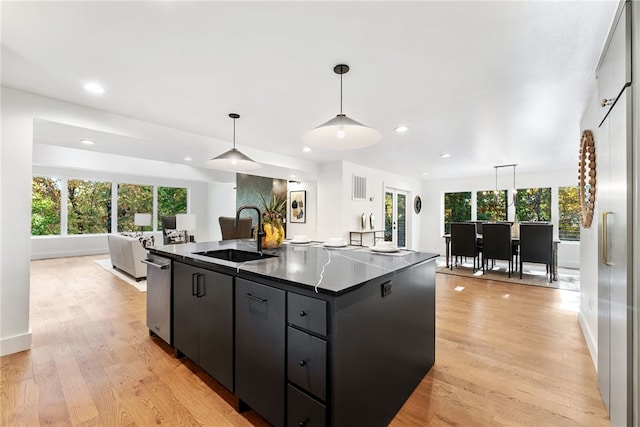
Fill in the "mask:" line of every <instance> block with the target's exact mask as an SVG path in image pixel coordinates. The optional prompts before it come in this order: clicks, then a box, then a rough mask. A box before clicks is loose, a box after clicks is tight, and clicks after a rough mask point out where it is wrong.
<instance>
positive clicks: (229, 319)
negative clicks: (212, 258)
mask: <svg viewBox="0 0 640 427" xmlns="http://www.w3.org/2000/svg"><path fill="white" fill-rule="evenodd" d="M173 281H174V286H173V313H174V320H173V331H174V334H173V335H174V346H175V348H176V350H177V351H178V352H180V353H182V354H184V355H185V356H187V357H188V358H189V359H191V360H193V361H194V362H196V363H197V364H198V365H200V366H201V367H202V369H204V370H205V371H206V372H207V373H209V374H210V375H211V376H212V377H214V378H215V379H216V380H218V381H219V382H220V383H221V384H222V385H224V386H225V387H226V388H228V389H229V390H231V391H233V277H231V276H228V275H225V274H221V273H217V272H214V271H210V270H206V269H203V268H197V267H193V266H190V265H187V264H183V263H181V262H175V263H174V268H173Z"/></svg>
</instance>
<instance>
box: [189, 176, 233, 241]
mask: <svg viewBox="0 0 640 427" xmlns="http://www.w3.org/2000/svg"><path fill="white" fill-rule="evenodd" d="M207 193H208V196H207V200H208V210H209V221H208V222H207V233H208V234H207V235H206V236H202V238H200V239H198V238H196V241H207V240H213V241H217V240H222V231H220V222H219V221H218V218H219V217H221V216H230V217H234V216H236V184H235V182H232V183H224V182H210V183H209V184H208V186H207Z"/></svg>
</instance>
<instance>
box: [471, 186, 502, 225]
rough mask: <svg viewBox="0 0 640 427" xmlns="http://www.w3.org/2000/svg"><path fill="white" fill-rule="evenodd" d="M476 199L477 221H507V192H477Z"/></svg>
mask: <svg viewBox="0 0 640 427" xmlns="http://www.w3.org/2000/svg"><path fill="white" fill-rule="evenodd" d="M476 198H477V208H478V209H477V219H478V221H506V220H507V204H506V203H505V200H506V199H507V190H502V191H498V194H496V193H495V192H494V191H493V190H490V191H478V192H477V193H476Z"/></svg>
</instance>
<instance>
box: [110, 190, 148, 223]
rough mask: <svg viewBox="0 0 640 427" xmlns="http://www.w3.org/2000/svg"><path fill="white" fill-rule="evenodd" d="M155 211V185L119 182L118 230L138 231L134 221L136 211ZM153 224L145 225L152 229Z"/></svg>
mask: <svg viewBox="0 0 640 427" xmlns="http://www.w3.org/2000/svg"><path fill="white" fill-rule="evenodd" d="M151 212H153V186H152V185H136V184H118V232H125V231H134V230H135V231H138V229H139V227H137V226H136V225H135V223H134V217H135V214H136V213H151ZM152 227H153V226H147V227H144V229H143V231H151V230H152Z"/></svg>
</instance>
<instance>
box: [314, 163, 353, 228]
mask: <svg viewBox="0 0 640 427" xmlns="http://www.w3.org/2000/svg"><path fill="white" fill-rule="evenodd" d="M317 191H318V193H317V200H318V205H317V209H316V214H317V218H316V223H317V231H316V238H317V239H318V240H326V239H328V238H329V237H338V236H344V237H345V238H346V237H348V235H347V233H346V230H347V227H348V226H347V225H345V224H343V219H342V205H343V200H342V164H341V163H339V162H337V163H327V164H324V165H321V167H320V171H319V174H318V184H317Z"/></svg>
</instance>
